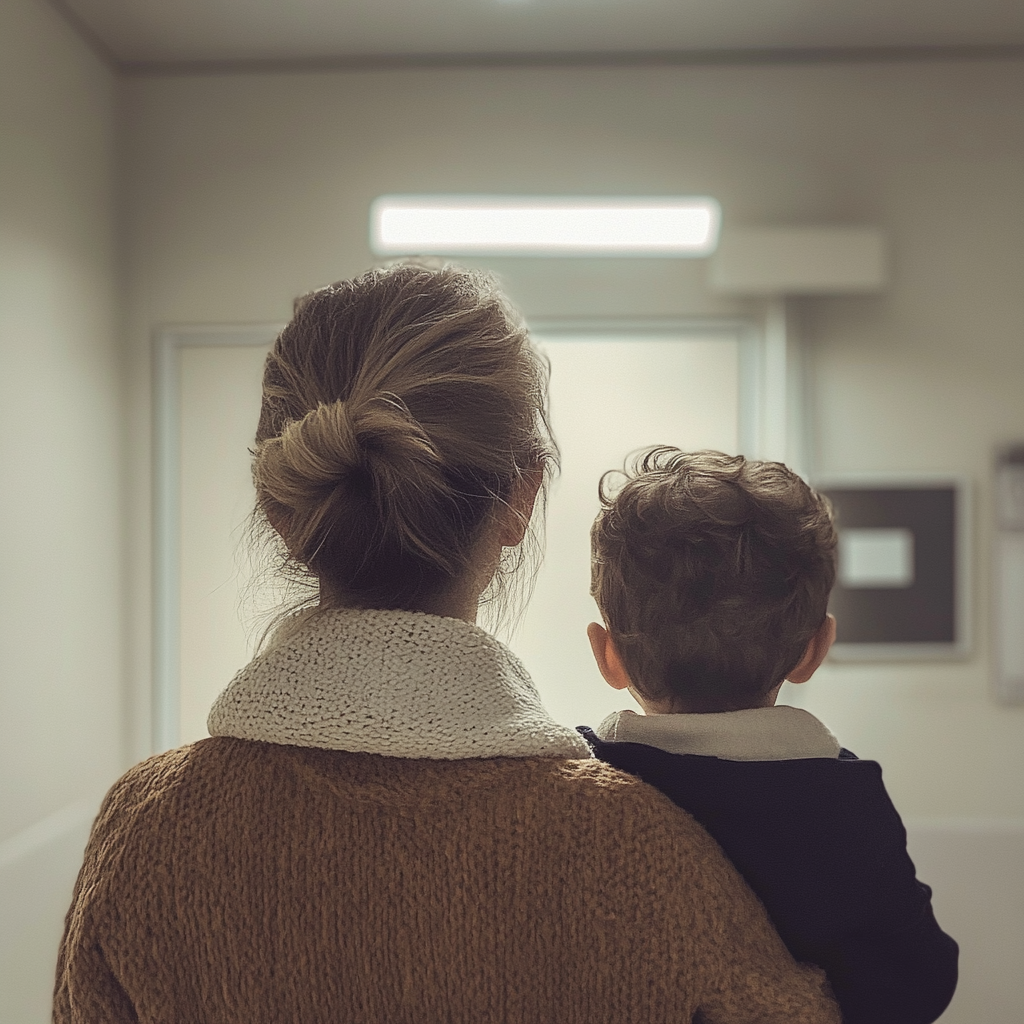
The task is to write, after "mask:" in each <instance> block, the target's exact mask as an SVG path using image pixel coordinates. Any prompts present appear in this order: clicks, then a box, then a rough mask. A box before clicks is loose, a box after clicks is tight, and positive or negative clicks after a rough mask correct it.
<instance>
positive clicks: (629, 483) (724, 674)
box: [591, 447, 836, 712]
mask: <svg viewBox="0 0 1024 1024" xmlns="http://www.w3.org/2000/svg"><path fill="white" fill-rule="evenodd" d="M613 475H614V474H607V473H606V474H605V476H604V477H603V478H602V479H601V485H600V497H601V506H602V510H601V512H600V514H599V515H598V517H597V520H596V521H595V523H594V527H593V529H592V531H591V547H592V553H593V560H592V575H591V593H592V594H593V596H594V597H595V599H596V600H597V604H598V606H599V607H600V609H601V612H602V614H603V615H604V618H605V622H606V624H607V626H608V630H609V632H610V633H611V636H612V639H613V640H614V641H615V644H616V647H617V649H618V652H619V654H620V656H621V658H622V661H623V663H624V665H625V667H626V670H627V671H628V672H629V675H630V678H631V679H632V681H633V685H634V686H635V687H636V689H637V690H638V691H639V692H640V693H641V694H642V695H643V696H644V697H646V698H647V699H649V700H652V701H658V702H664V703H666V704H669V705H671V706H672V707H673V709H676V710H685V711H690V712H710V711H733V710H739V709H742V708H749V707H756V706H758V704H759V702H760V700H761V699H763V697H764V696H765V695H766V694H767V693H768V692H769V691H771V690H772V689H773V688H774V687H775V686H776V685H778V684H779V683H780V682H781V681H782V680H783V679H784V678H785V677H786V675H787V673H789V672H791V671H792V670H793V668H794V667H795V666H796V665H797V664H798V663H799V661H800V658H801V656H802V655H803V652H804V650H805V648H806V646H807V643H808V641H809V640H810V639H811V637H812V636H813V635H814V633H815V631H816V630H817V629H818V628H819V626H820V625H821V623H822V621H823V620H824V618H825V614H826V610H827V606H828V597H829V592H830V591H831V589H832V585H833V583H834V582H835V575H836V568H835V559H836V554H835V552H836V531H835V527H834V525H833V521H832V510H831V507H830V506H829V504H828V501H827V500H826V499H825V498H824V497H822V496H821V495H819V494H818V493H817V492H816V491H814V490H813V489H812V488H810V487H808V485H807V484H806V483H804V481H803V480H801V479H800V477H799V476H797V475H796V474H795V473H794V472H793V471H792V470H790V469H787V468H786V466H784V465H782V464H781V463H778V462H756V461H752V460H747V459H745V458H743V457H742V456H740V455H734V456H730V455H723V454H722V453H721V452H714V451H700V452H682V451H679V449H677V448H669V447H657V448H652V449H650V450H648V451H646V452H644V453H642V454H641V455H639V456H638V457H637V458H636V460H635V461H634V463H633V465H632V467H631V470H630V471H628V472H627V473H626V474H625V475H626V482H625V484H624V485H623V486H622V487H621V489H619V490H618V491H617V493H615V494H614V495H612V494H611V493H610V490H609V478H610V477H612V476H613Z"/></svg>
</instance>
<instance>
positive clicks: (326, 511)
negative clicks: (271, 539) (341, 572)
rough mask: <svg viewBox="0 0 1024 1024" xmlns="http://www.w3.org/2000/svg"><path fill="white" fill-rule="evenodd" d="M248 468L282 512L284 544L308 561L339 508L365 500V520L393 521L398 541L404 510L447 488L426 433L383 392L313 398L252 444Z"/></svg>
mask: <svg viewBox="0 0 1024 1024" xmlns="http://www.w3.org/2000/svg"><path fill="white" fill-rule="evenodd" d="M253 471H254V476H255V480H256V486H257V488H258V489H260V490H262V492H263V493H264V494H266V496H267V497H269V498H270V499H271V500H272V501H274V502H275V503H276V505H277V506H278V507H279V508H281V509H282V511H283V512H284V516H283V517H282V518H283V519H285V520H286V522H287V528H286V532H287V541H288V546H289V549H290V550H291V552H292V554H293V555H294V556H295V557H296V558H298V559H299V560H300V561H302V562H304V563H305V564H307V565H310V564H311V562H312V561H313V560H314V558H315V556H316V553H317V551H318V550H319V549H320V547H321V546H322V543H323V540H324V536H325V523H337V521H338V515H339V512H342V508H344V507H347V508H348V509H349V510H350V511H352V512H354V511H355V508H353V503H354V504H355V505H356V506H358V505H362V506H363V508H364V509H365V506H366V503H369V504H370V505H371V506H373V507H372V508H371V509H369V510H367V511H368V513H369V516H368V518H370V519H372V520H376V521H378V522H380V523H387V522H391V523H393V524H395V525H396V526H398V527H399V532H400V533H402V534H404V535H405V536H404V537H403V538H401V539H399V538H394V539H396V540H399V544H400V546H404V544H407V543H408V537H409V536H410V534H409V533H408V532H407V531H405V530H403V529H401V526H402V523H401V522H400V520H402V519H404V518H405V515H403V513H406V514H408V513H410V512H412V513H414V512H415V510H416V508H417V506H418V505H420V504H421V503H423V502H426V503H428V504H429V503H430V502H431V501H435V500H437V495H438V494H444V493H446V489H447V481H446V480H445V475H444V466H443V460H442V458H441V455H440V454H439V452H438V451H437V449H436V447H435V446H434V444H433V442H432V441H431V439H430V437H429V436H428V435H427V433H426V431H425V430H424V429H423V427H422V426H421V425H420V424H419V423H418V422H417V421H416V420H415V418H414V417H413V416H412V415H411V413H410V412H409V410H408V408H407V407H406V405H405V403H404V402H402V400H401V399H400V398H398V396H396V395H394V394H390V393H386V392H384V393H380V394H377V395H374V396H372V397H371V398H368V399H364V400H359V399H348V400H347V401H346V400H339V401H336V402H329V403H324V402H320V403H318V404H317V406H316V407H315V408H314V409H311V410H310V411H309V412H308V413H307V414H306V415H305V416H303V417H302V419H300V420H293V421H291V422H290V423H287V424H286V425H285V428H284V430H283V431H282V432H281V434H280V436H279V437H273V438H268V439H267V440H266V441H264V442H263V443H262V444H260V445H259V446H258V448H257V451H256V459H255V462H254V467H253ZM339 506H341V507H342V508H339ZM363 518H367V517H366V516H365V515H364V517H363ZM396 518H397V520H399V521H398V522H396ZM380 539H384V538H380ZM413 546H414V547H415V546H416V545H415V544H413Z"/></svg>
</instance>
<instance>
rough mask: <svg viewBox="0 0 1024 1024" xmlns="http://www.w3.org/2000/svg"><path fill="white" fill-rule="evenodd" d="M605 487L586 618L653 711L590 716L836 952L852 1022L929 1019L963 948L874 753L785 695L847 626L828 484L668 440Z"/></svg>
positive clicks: (761, 887)
mask: <svg viewBox="0 0 1024 1024" xmlns="http://www.w3.org/2000/svg"><path fill="white" fill-rule="evenodd" d="M601 502H602V511H601V513H600V515H599V516H598V517H597V521H596V522H595V523H594V528H593V531H592V534H591V537H592V546H593V578H592V587H591V591H592V593H593V595H594V597H595V598H596V600H597V604H598V606H599V608H600V610H601V613H602V615H603V617H604V621H605V623H606V626H600V625H598V624H597V623H591V625H590V627H589V629H588V634H589V636H590V642H591V646H592V647H593V651H594V657H595V658H596V659H597V664H598V667H599V668H600V670H601V674H602V675H603V676H604V678H605V679H606V680H607V682H608V683H609V684H610V685H611V686H613V687H615V688H616V689H628V690H629V691H630V692H631V693H632V694H633V696H634V697H635V698H636V699H637V701H638V702H639V703H640V705H641V707H643V709H644V711H645V712H646V714H645V715H636V714H633V713H632V712H630V711H622V712H619V713H617V714H614V715H611V716H609V717H608V718H606V719H605V720H604V722H602V723H601V725H600V726H599V727H598V729H597V731H596V734H595V732H593V731H591V730H590V729H587V728H582V727H581V730H580V731H581V732H582V733H583V735H584V736H585V737H586V738H587V739H588V741H589V742H590V744H591V746H592V747H593V748H594V751H595V753H596V754H597V756H598V757H600V758H601V759H602V760H604V761H607V762H608V763H610V764H613V765H616V766H617V767H619V768H622V769H623V770H625V771H627V772H630V773H632V774H634V775H638V776H640V777H641V778H643V779H644V780H646V781H647V782H648V783H650V784H651V785H653V786H656V787H657V788H658V789H660V790H662V791H663V792H664V793H665V794H666V795H667V796H669V797H670V798H671V799H672V800H674V801H675V802H676V803H677V804H678V805H679V806H680V807H683V808H685V809H686V810H687V811H689V812H690V813H691V814H692V815H693V816H694V817H695V818H696V819H697V820H698V821H699V822H700V823H701V824H702V825H703V826H704V827H705V828H706V829H707V830H708V831H709V832H710V833H711V835H712V836H714V837H715V839H716V840H717V841H718V842H719V844H720V845H721V846H722V848H723V849H724V850H725V852H726V854H727V855H728V856H729V857H730V858H731V859H732V861H733V863H734V864H735V865H736V867H737V868H738V869H739V871H740V872H741V873H742V874H743V875H744V877H745V878H746V880H747V882H748V883H749V884H750V886H751V888H752V889H753V890H754V892H756V893H757V895H758V896H759V897H760V898H761V900H762V902H763V903H764V905H765V907H766V908H767V910H768V913H769V914H770V915H771V917H772V919H773V921H774V922H775V926H776V928H777V929H778V931H779V934H780V935H781V936H782V938H783V940H784V941H785V942H786V944H787V945H788V946H789V949H790V951H791V952H792V953H793V955H794V956H795V957H796V958H797V959H798V960H805V961H811V962H813V963H816V964H818V965H820V966H821V967H823V968H824V969H825V971H826V973H827V975H828V977H829V980H830V981H831V983H832V987H833V989H834V991H835V994H836V997H837V998H838V1000H839V1004H840V1006H841V1008H842V1011H843V1019H844V1022H845V1024H930V1022H932V1021H934V1020H935V1019H936V1018H937V1017H939V1015H940V1014H941V1013H942V1012H943V1010H945V1008H946V1006H947V1005H948V1003H949V1001H950V999H951V998H952V996H953V991H954V990H955V988H956V980H957V955H958V949H957V945H956V943H955V942H954V941H953V940H952V939H951V938H950V937H949V936H948V935H946V934H945V933H944V932H943V931H942V930H941V929H940V928H939V926H938V924H937V923H936V921H935V917H934V915H933V913H932V908H931V890H930V889H929V888H928V887H927V886H926V885H923V884H922V883H921V882H918V881H917V879H916V878H915V877H914V865H913V863H912V862H911V860H910V857H909V856H908V855H907V850H906V832H905V831H904V828H903V825H902V822H901V821H900V818H899V815H898V814H897V813H896V809H895V808H894V807H893V805H892V803H891V801H890V800H889V797H888V795H887V794H886V791H885V788H884V786H883V785H882V772H881V768H880V767H879V765H878V764H877V763H875V762H874V761H861V760H858V758H857V757H855V756H854V755H853V754H851V753H850V752H849V751H848V750H844V749H843V748H842V747H840V745H839V742H838V740H836V738H835V737H834V736H833V735H832V734H831V733H830V732H829V731H828V729H826V728H825V726H824V725H822V724H821V722H819V721H818V720H817V719H816V718H814V716H813V715H811V714H809V713H808V712H806V711H802V710H799V709H797V708H792V707H785V706H782V707H776V706H775V701H776V698H777V697H778V694H779V690H780V688H781V686H782V682H783V680H785V679H788V680H789V681H790V682H793V683H803V682H806V681H807V680H808V679H810V678H811V676H812V675H813V674H814V671H815V669H817V667H818V666H819V665H820V664H821V662H822V660H823V659H824V657H825V655H826V654H827V653H828V649H829V647H830V646H831V644H832V641H833V640H834V638H835V619H834V618H833V617H832V616H831V615H828V614H827V613H826V607H827V604H828V597H829V591H830V590H831V589H832V584H833V583H834V581H835V549H836V533H835V528H834V526H833V524H832V516H831V512H830V509H829V506H828V504H827V502H826V501H825V499H823V498H822V497H820V496H819V495H818V494H816V493H815V492H814V491H813V490H811V488H810V487H808V486H807V485H806V484H805V483H804V482H803V481H802V480H801V479H800V478H799V477H798V476H797V475H796V474H795V473H793V472H791V471H790V470H789V469H787V468H786V467H785V466H783V465H781V464H779V463H776V462H753V461H748V460H746V459H744V458H742V457H741V456H732V457H731V456H728V455H722V454H721V453H719V452H709V451H705V452H695V453H692V454H687V453H684V452H680V451H678V450H677V449H674V448H654V449H652V450H650V451H648V452H647V453H646V454H644V455H643V456H642V457H641V458H640V459H639V460H638V462H637V464H636V466H635V468H634V472H633V473H632V474H630V475H629V477H628V479H627V482H626V484H625V485H624V486H623V488H622V489H621V490H620V491H619V492H618V494H617V495H615V496H614V497H609V496H608V494H607V492H606V489H605V485H604V481H602V486H601Z"/></svg>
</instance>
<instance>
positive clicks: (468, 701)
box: [208, 609, 592, 759]
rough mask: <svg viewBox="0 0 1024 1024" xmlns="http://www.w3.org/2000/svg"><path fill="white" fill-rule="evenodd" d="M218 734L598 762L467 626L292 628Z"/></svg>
mask: <svg viewBox="0 0 1024 1024" xmlns="http://www.w3.org/2000/svg"><path fill="white" fill-rule="evenodd" d="M208 727H209V730H210V735H211V736H235V737H237V738H238V739H255V740H265V741H267V742H270V743H287V744H293V745H297V746H304V747H324V748H327V749H329V750H351V751H365V752H369V753H375V754H388V755H391V756H393V757H436V758H448V759H450V758H463V757H496V756H506V757H529V756H532V755H540V756H549V757H591V756H592V754H591V752H590V747H588V746H587V744H586V742H585V741H584V740H583V738H582V737H581V736H580V735H579V733H577V732H576V730H575V729H570V728H568V727H566V726H563V725H559V724H558V723H557V722H556V721H554V719H552V718H551V716H550V715H549V714H548V713H547V711H546V710H545V709H544V706H543V704H541V701H540V696H539V694H538V693H537V688H536V686H535V685H534V682H533V680H532V679H531V678H530V676H529V675H528V674H527V672H526V669H524V668H523V665H522V663H521V662H520V661H519V659H518V658H517V657H516V656H515V655H514V654H513V653H512V652H511V651H510V650H509V649H508V648H507V647H505V646H504V645H503V644H501V643H499V642H498V641H497V640H495V639H494V637H492V636H491V635H490V634H489V633H485V632H484V631H483V630H482V629H478V628H477V627H476V626H473V625H471V624H470V623H468V622H464V621H462V620H461V619H449V618H441V617H440V616H436V615H425V614H423V613H420V612H402V611H373V610H370V611H367V610H356V609H336V610H331V611H324V612H320V611H316V610H313V611H312V612H305V613H302V614H300V615H298V616H295V617H294V618H293V619H291V620H289V621H286V622H285V624H284V626H283V627H282V628H281V629H279V630H278V632H277V633H276V634H275V636H274V637H273V639H272V641H271V644H270V646H269V648H268V649H267V650H266V651H265V652H264V653H263V654H261V655H260V656H258V657H257V658H255V659H254V660H253V661H252V662H251V663H250V664H249V665H248V666H246V668H244V669H242V671H241V672H239V673H238V675H237V676H236V677H235V678H234V680H233V681H232V683H231V685H230V686H228V688H227V689H226V690H225V691H224V692H223V693H222V694H221V695H220V697H218V698H217V701H216V702H215V703H214V705H213V709H212V710H211V711H210V717H209V721H208Z"/></svg>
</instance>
